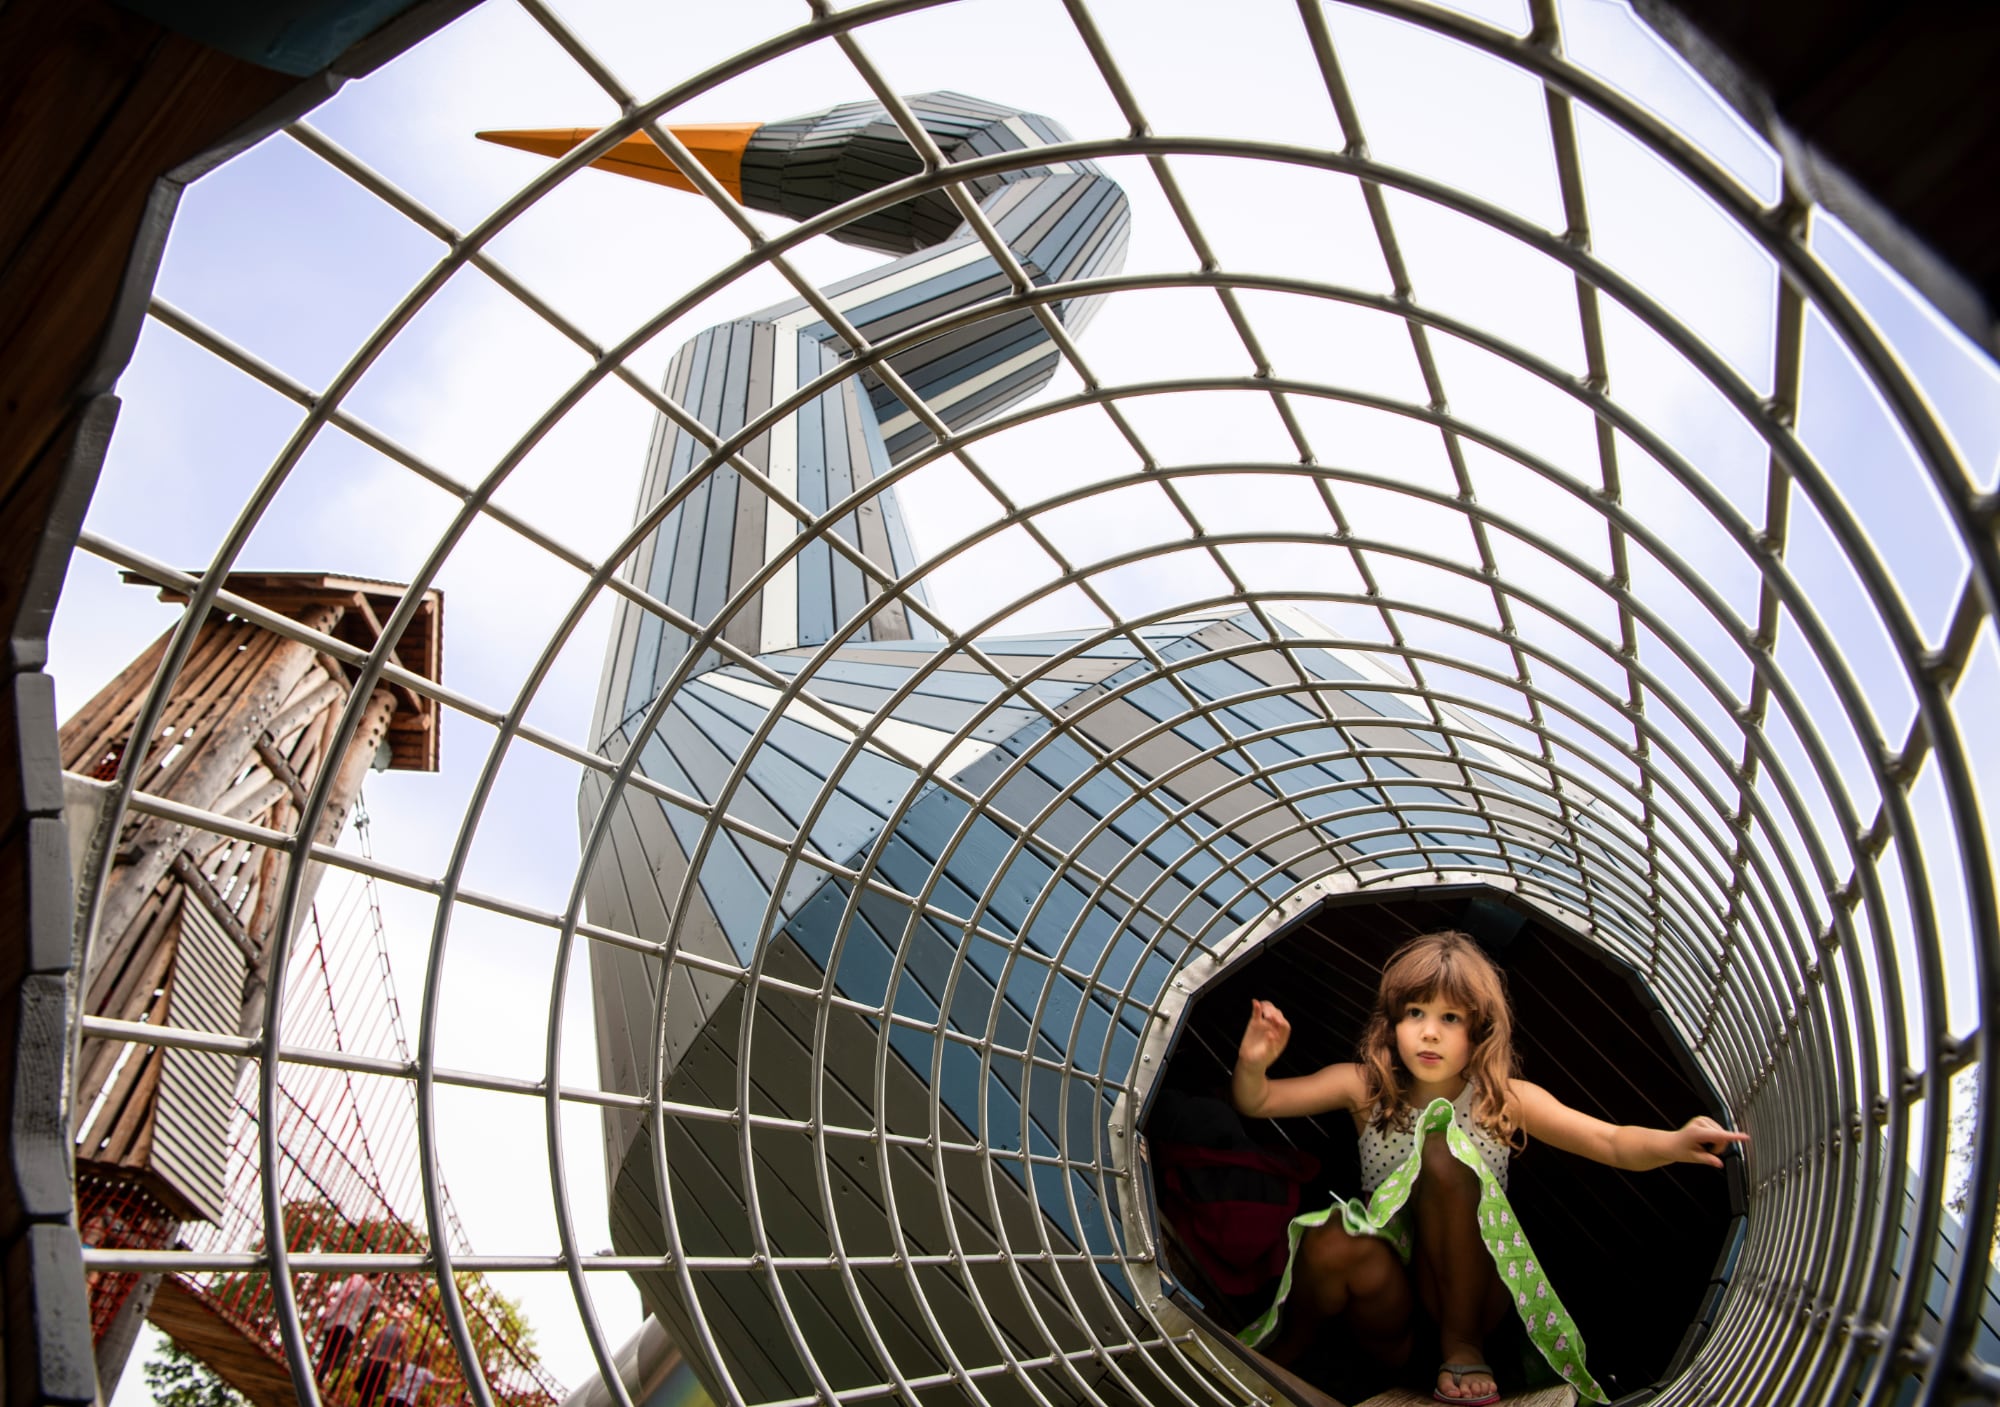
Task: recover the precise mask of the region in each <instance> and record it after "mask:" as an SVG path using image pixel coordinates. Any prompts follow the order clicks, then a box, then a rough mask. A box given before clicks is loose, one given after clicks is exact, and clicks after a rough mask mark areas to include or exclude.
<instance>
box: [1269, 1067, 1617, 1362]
mask: <svg viewBox="0 0 2000 1407" xmlns="http://www.w3.org/2000/svg"><path fill="white" fill-rule="evenodd" d="M1433 1133H1442V1134H1443V1135H1444V1141H1445V1147H1446V1148H1448V1149H1450V1150H1451V1154H1452V1156H1453V1157H1454V1158H1457V1159H1458V1161H1459V1162H1461V1163H1463V1164H1465V1166H1466V1167H1468V1168H1471V1169H1472V1171H1473V1172H1474V1173H1475V1174H1477V1175H1478V1177H1479V1226H1480V1232H1481V1236H1482V1238H1483V1239H1484V1240H1485V1242H1486V1250H1487V1253H1488V1254H1489V1255H1491V1256H1492V1257H1493V1267H1494V1269H1496V1270H1498V1271H1499V1272H1500V1283H1501V1284H1503V1285H1505V1286H1506V1287H1507V1291H1508V1293H1509V1294H1510V1295H1511V1296H1512V1297H1513V1300H1514V1309H1515V1312H1516V1313H1517V1314H1519V1315H1520V1316H1521V1324H1522V1327H1523V1328H1525V1329H1526V1330H1527V1331H1528V1339H1529V1341H1530V1342H1531V1343H1533V1344H1534V1346H1535V1347H1536V1349H1538V1350H1539V1351H1540V1352H1541V1355H1542V1357H1543V1358H1545V1359H1547V1360H1548V1363H1549V1366H1550V1367H1551V1368H1553V1369H1554V1370H1555V1371H1556V1372H1557V1373H1559V1374H1560V1375H1561V1376H1562V1379H1563V1381H1565V1382H1567V1383H1568V1384H1569V1385H1570V1386H1571V1387H1574V1388H1575V1389H1576V1391H1577V1393H1578V1395H1579V1396H1581V1397H1584V1398H1586V1399H1588V1400H1589V1401H1591V1402H1607V1401H1609V1400H1610V1399H1609V1398H1607V1397H1606V1396H1605V1395H1604V1390H1603V1389H1602V1388H1600V1387H1599V1386H1598V1385H1597V1379H1595V1378H1593V1377H1591V1376H1590V1370H1589V1369H1587V1368H1585V1367H1584V1366H1583V1335H1581V1334H1579V1333H1578V1332H1577V1330H1576V1324H1575V1322H1574V1321H1573V1320H1571V1318H1570V1317H1569V1311H1568V1310H1566V1309H1564V1308H1563V1303H1562V1301H1561V1300H1560V1299H1558V1298H1557V1297H1556V1292H1555V1287H1554V1286H1553V1285H1551V1284H1549V1280H1548V1277H1547V1276H1546V1275H1544V1274H1543V1273H1542V1268H1541V1262H1540V1261H1539V1260H1537V1259H1536V1257H1535V1250H1534V1247H1532V1246H1530V1245H1529V1244H1528V1238H1527V1235H1526V1233H1524V1232H1523V1231H1522V1230H1521V1224H1520V1221H1519V1220H1518V1219H1517V1218H1516V1217H1515V1215H1514V1208H1513V1206H1512V1205H1511V1204H1510V1203H1509V1202H1508V1201H1507V1194H1506V1193H1505V1192H1503V1191H1501V1189H1500V1179H1499V1178H1497V1177H1495V1176H1494V1175H1493V1169H1491V1168H1489V1167H1488V1166H1486V1160H1485V1159H1484V1158H1482V1157H1480V1156H1479V1150H1478V1149H1477V1148H1475V1147H1473V1144H1472V1140H1471V1139H1469V1138H1467V1137H1466V1136H1465V1131H1464V1130H1463V1129H1461V1128H1459V1127H1458V1124H1457V1123H1456V1122H1455V1120H1454V1119H1453V1117H1452V1107H1451V1101H1450V1100H1447V1099H1434V1100H1432V1101H1431V1103H1430V1107H1429V1108H1427V1109H1425V1110H1424V1111H1423V1112H1422V1113H1421V1114H1419V1115H1418V1116H1417V1137H1416V1138H1415V1140H1414V1141H1413V1142H1412V1144H1411V1146H1410V1156H1409V1158H1408V1159H1407V1160H1406V1161H1405V1162H1404V1164H1403V1166H1401V1167H1400V1168H1397V1169H1396V1170H1395V1171H1394V1172H1392V1173H1390V1174H1389V1176H1388V1177H1387V1178H1385V1179H1383V1182H1382V1185H1381V1186H1380V1187H1378V1188H1376V1189H1375V1194H1374V1196H1372V1197H1370V1198H1369V1199H1368V1200H1367V1201H1365V1202H1364V1201H1363V1200H1362V1199H1361V1198H1359V1197H1350V1198H1349V1199H1348V1200H1346V1201H1345V1202H1335V1203H1334V1204H1333V1205H1332V1206H1330V1207H1323V1208H1321V1209H1320V1210H1319V1211H1316V1212H1307V1213H1306V1214H1305V1215H1303V1216H1297V1217H1293V1218H1292V1222H1291V1225H1290V1226H1289V1227H1287V1228H1286V1233H1285V1234H1286V1236H1287V1238H1288V1244H1287V1246H1286V1253H1285V1273H1284V1276H1283V1278H1281V1279H1280V1280H1279V1281H1278V1294H1277V1297H1276V1298H1275V1299H1273V1300H1272V1301H1271V1307H1270V1308H1269V1309H1267V1310H1265V1311H1264V1312H1263V1313H1262V1314H1261V1315H1259V1316H1258V1317H1257V1319H1256V1321H1255V1322H1254V1323H1252V1324H1251V1325H1250V1327H1249V1328H1247V1329H1245V1330H1244V1331H1243V1332H1242V1333H1241V1334H1239V1335H1237V1337H1238V1338H1240V1339H1241V1340H1242V1341H1243V1342H1244V1343H1246V1344H1249V1345H1250V1346H1251V1347H1252V1348H1255V1347H1256V1346H1257V1345H1258V1344H1260V1343H1262V1342H1264V1340H1266V1339H1267V1338H1269V1337H1270V1336H1271V1335H1272V1334H1273V1333H1275V1332H1276V1331H1277V1328H1278V1316H1279V1313H1280V1312H1281V1311H1282V1310H1283V1308H1284V1304H1285V1298H1286V1296H1288V1295H1290V1294H1291V1292H1292V1266H1293V1264H1294V1263H1295V1262H1296V1261H1297V1260H1298V1255H1299V1240H1300V1238H1301V1237H1303V1236H1304V1235H1305V1233H1306V1232H1308V1231H1311V1230H1314V1229H1316V1228H1318V1227H1322V1226H1325V1225H1326V1224H1327V1223H1328V1222H1329V1221H1330V1220H1332V1219H1333V1217H1334V1216H1336V1215H1338V1216H1339V1218H1340V1223H1341V1225H1342V1227H1343V1228H1345V1229H1346V1231H1347V1233H1348V1234H1349V1235H1350V1236H1379V1237H1381V1238H1382V1239H1383V1240H1385V1241H1387V1242H1388V1243H1389V1244H1390V1245H1391V1246H1394V1247H1395V1249H1396V1254H1397V1255H1398V1256H1400V1257H1402V1259H1403V1260H1404V1262H1405V1263H1407V1262H1408V1261H1409V1259H1410V1254H1411V1252H1412V1250H1413V1249H1414V1248H1413V1246H1412V1243H1411V1239H1410V1227H1409V1222H1408V1219H1407V1218H1405V1217H1403V1216H1401V1215H1400V1213H1401V1212H1402V1210H1403V1207H1404V1204H1405V1203H1407V1202H1408V1201H1409V1200H1410V1193H1411V1191H1412V1190H1414V1188H1415V1187H1416V1185H1417V1171H1418V1169H1419V1168H1420V1167H1422V1165H1423V1150H1424V1143H1425V1141H1426V1140H1427V1139H1428V1138H1429V1137H1430V1135H1431V1134H1433Z"/></svg>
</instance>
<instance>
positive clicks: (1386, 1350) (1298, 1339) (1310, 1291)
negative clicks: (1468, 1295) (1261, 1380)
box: [1267, 1225, 1411, 1365]
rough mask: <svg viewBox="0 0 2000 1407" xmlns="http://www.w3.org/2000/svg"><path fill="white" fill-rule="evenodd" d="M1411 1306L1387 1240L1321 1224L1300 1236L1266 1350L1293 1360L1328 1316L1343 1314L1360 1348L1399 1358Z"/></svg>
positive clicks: (1405, 1346)
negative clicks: (1278, 1326)
mask: <svg viewBox="0 0 2000 1407" xmlns="http://www.w3.org/2000/svg"><path fill="white" fill-rule="evenodd" d="M1410 1309H1411V1301H1410V1280H1409V1276H1408V1275H1406V1274H1404V1272H1403V1267H1402V1265H1401V1263H1400V1262H1398V1261H1397V1259H1396V1253H1395V1252H1394V1251H1393V1250H1391V1249H1390V1248H1389V1243H1388V1242H1387V1241H1384V1240H1382V1239H1381V1238H1380V1237H1378V1236H1350V1235H1348V1234H1347V1231H1346V1230H1345V1229H1344V1228H1342V1227H1340V1226H1338V1225H1330V1226H1322V1227H1319V1228H1317V1229H1315V1230H1312V1231H1308V1232H1306V1234H1305V1235H1304V1236H1303V1237H1301V1238H1300V1240H1299V1256H1298V1260H1297V1262H1296V1263H1294V1265H1293V1266H1292V1293H1291V1295H1290V1297H1289V1298H1287V1299H1286V1301H1285V1315H1284V1328H1283V1329H1282V1330H1281V1331H1280V1332H1279V1334H1278V1337H1277V1338H1276V1339H1275V1340H1273V1341H1272V1344H1271V1347H1270V1348H1269V1349H1268V1350H1267V1351H1268V1352H1269V1354H1270V1355H1271V1357H1272V1358H1275V1359H1276V1360H1277V1361H1278V1362H1280V1363H1286V1364H1289V1363H1293V1362H1296V1361H1297V1359H1298V1358H1299V1356H1300V1355H1301V1354H1303V1353H1304V1352H1305V1351H1306V1350H1307V1349H1308V1348H1310V1347H1311V1346H1312V1342H1313V1340H1314V1339H1315V1338H1316V1337H1318V1335H1319V1333H1320V1331H1321V1329H1323V1328H1324V1327H1325V1326H1326V1324H1327V1323H1328V1322H1329V1321H1330V1320H1332V1319H1334V1318H1336V1317H1337V1316H1339V1315H1342V1314H1345V1315H1346V1316H1347V1322H1348V1324H1349V1325H1350V1326H1351V1327H1352V1329H1353V1331H1354V1338H1355V1341H1356V1342H1357V1343H1359V1344H1360V1345H1361V1346H1362V1348H1363V1349H1364V1350H1366V1351H1367V1352H1368V1353H1369V1354H1370V1355H1371V1356H1373V1357H1374V1358H1376V1359H1378V1360H1380V1361H1381V1362H1384V1363H1388V1364H1391V1365H1394V1364H1399V1363H1402V1362H1403V1361H1404V1360H1405V1359H1407V1358H1408V1357H1409V1356H1410Z"/></svg>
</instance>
